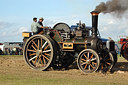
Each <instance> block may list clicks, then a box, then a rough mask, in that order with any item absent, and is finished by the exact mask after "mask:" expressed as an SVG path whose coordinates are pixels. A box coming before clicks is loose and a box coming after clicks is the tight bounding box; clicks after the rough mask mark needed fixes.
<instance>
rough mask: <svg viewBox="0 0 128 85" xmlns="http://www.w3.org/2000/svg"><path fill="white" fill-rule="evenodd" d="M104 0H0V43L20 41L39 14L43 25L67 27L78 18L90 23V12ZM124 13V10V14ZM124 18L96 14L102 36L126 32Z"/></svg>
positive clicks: (127, 21)
mask: <svg viewBox="0 0 128 85" xmlns="http://www.w3.org/2000/svg"><path fill="white" fill-rule="evenodd" d="M106 1H107V0H0V34H1V35H0V42H11V41H17V42H20V41H22V39H23V38H22V32H24V31H31V30H30V29H31V28H30V26H31V23H32V18H33V17H37V18H39V17H43V18H44V25H46V26H51V27H53V26H54V25H55V24H56V23H58V22H65V23H67V24H68V25H69V26H71V25H74V24H76V23H77V22H79V20H81V21H82V22H83V23H85V24H86V25H87V26H91V24H92V23H91V15H90V12H91V11H93V10H94V9H95V7H96V6H97V5H98V4H99V3H100V2H106ZM127 14H128V13H127ZM125 16H127V15H126V14H125ZM127 24H128V19H127V18H126V17H123V18H120V19H119V18H116V17H114V16H113V15H111V14H105V15H104V14H102V13H101V14H100V16H99V24H98V28H99V31H100V34H101V36H102V37H104V38H108V37H111V38H113V39H114V40H118V37H119V36H120V35H128V27H127Z"/></svg>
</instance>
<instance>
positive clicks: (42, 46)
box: [42, 41, 47, 49]
mask: <svg viewBox="0 0 128 85" xmlns="http://www.w3.org/2000/svg"><path fill="white" fill-rule="evenodd" d="M46 44H47V41H46V42H45V43H44V44H43V46H42V49H43V48H44V46H45V45H46Z"/></svg>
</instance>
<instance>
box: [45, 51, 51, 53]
mask: <svg viewBox="0 0 128 85" xmlns="http://www.w3.org/2000/svg"><path fill="white" fill-rule="evenodd" d="M47 52H51V50H45V51H43V53H47Z"/></svg>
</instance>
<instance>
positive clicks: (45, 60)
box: [43, 57, 46, 65]
mask: <svg viewBox="0 0 128 85" xmlns="http://www.w3.org/2000/svg"><path fill="white" fill-rule="evenodd" d="M43 61H44V65H46V60H45V58H44V57H43Z"/></svg>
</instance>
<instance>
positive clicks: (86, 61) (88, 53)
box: [77, 49, 100, 73]
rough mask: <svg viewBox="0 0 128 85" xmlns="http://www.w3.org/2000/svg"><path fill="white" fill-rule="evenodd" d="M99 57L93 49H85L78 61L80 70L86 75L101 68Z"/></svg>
mask: <svg viewBox="0 0 128 85" xmlns="http://www.w3.org/2000/svg"><path fill="white" fill-rule="evenodd" d="M99 63H100V61H99V56H98V54H97V53H96V52H95V51H94V50H92V49H85V50H83V51H81V52H80V54H79V55H78V59H77V65H78V68H79V69H80V70H81V71H82V72H84V73H92V72H95V71H97V69H98V68H99Z"/></svg>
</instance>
